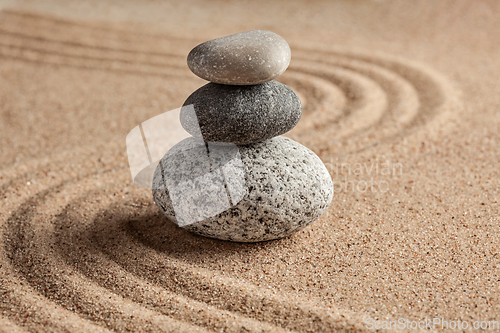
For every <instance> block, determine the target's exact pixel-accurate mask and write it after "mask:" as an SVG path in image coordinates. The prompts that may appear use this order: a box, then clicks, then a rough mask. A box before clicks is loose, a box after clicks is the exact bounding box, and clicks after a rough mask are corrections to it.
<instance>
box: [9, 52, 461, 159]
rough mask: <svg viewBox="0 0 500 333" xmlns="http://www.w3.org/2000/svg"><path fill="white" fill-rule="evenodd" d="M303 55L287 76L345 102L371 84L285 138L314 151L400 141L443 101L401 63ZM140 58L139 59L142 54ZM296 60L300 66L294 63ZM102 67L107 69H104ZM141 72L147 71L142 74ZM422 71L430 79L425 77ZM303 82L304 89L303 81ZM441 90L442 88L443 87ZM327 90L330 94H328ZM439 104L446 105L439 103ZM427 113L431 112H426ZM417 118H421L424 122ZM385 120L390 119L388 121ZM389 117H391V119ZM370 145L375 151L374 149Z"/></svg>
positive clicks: (418, 71) (111, 66) (112, 66)
mask: <svg viewBox="0 0 500 333" xmlns="http://www.w3.org/2000/svg"><path fill="white" fill-rule="evenodd" d="M9 48H10V49H14V50H15V51H14V52H12V51H11V52H10V54H8V55H6V56H10V57H12V58H16V59H19V58H25V60H28V61H35V62H37V61H39V62H42V63H51V64H60V65H70V66H75V67H83V68H86V69H89V68H92V67H94V66H95V67H97V68H99V69H102V70H118V71H125V72H128V73H130V72H136V71H137V73H140V74H144V75H158V74H159V73H161V72H162V71H164V66H160V65H159V64H157V63H154V62H153V63H152V62H141V61H133V60H130V59H126V60H124V61H121V60H120V62H119V63H122V64H129V65H134V64H135V65H137V66H138V68H137V69H135V70H133V69H130V68H127V66H124V67H123V68H119V67H118V68H117V65H116V64H117V62H116V61H113V60H112V59H115V58H113V57H95V56H74V55H70V54H64V55H63V54H62V53H60V52H53V51H47V50H41V49H33V48H31V51H32V52H33V53H35V54H32V55H31V58H30V57H29V54H28V55H26V54H25V53H23V51H24V52H26V51H27V49H26V48H23V47H17V46H12V45H10V46H9ZM1 51H3V53H4V56H5V53H9V52H6V50H5V49H3V50H2V49H0V54H1V53H2V52H1ZM118 52H119V51H118ZM307 52H310V53H305V54H304V51H303V50H302V51H300V49H299V62H297V61H295V64H294V63H292V66H291V69H290V71H291V72H292V73H293V71H296V72H300V73H309V74H310V75H315V76H317V77H322V78H324V79H325V80H328V81H330V82H331V83H333V84H334V85H337V86H340V87H342V88H344V90H345V91H344V95H345V96H347V97H349V96H351V95H356V93H357V91H358V90H360V89H363V85H365V86H366V85H367V83H366V82H370V81H372V82H373V84H372V86H371V87H368V88H366V87H365V89H364V91H363V93H361V94H359V93H358V95H361V96H359V97H358V99H360V98H363V97H364V98H368V99H371V100H369V101H368V102H365V103H364V104H361V105H358V106H356V104H354V103H355V102H356V101H357V99H356V98H351V99H350V102H351V103H349V104H348V106H347V107H346V108H345V109H344V117H343V118H340V119H339V118H338V117H337V118H335V117H333V119H331V118H332V117H331V116H330V117H329V118H330V119H328V117H327V119H326V120H327V121H324V120H325V119H324V118H323V119H321V117H318V118H313V119H318V120H317V121H316V122H315V123H312V124H310V125H309V126H307V125H306V124H307V123H306V122H303V125H300V124H299V126H298V128H297V129H296V130H295V132H292V133H290V135H291V136H294V135H295V136H296V138H300V137H301V136H305V137H307V131H306V133H301V135H297V134H298V133H299V130H300V129H301V128H304V127H309V131H311V130H314V132H313V133H314V134H316V135H317V134H322V135H324V136H325V137H326V138H333V139H327V140H325V141H324V142H323V143H322V144H320V145H319V149H320V150H323V149H328V148H329V147H330V146H335V145H336V146H344V147H348V142H347V140H346V139H349V141H351V142H352V141H353V140H352V136H354V135H356V136H359V137H361V140H362V141H364V143H363V145H362V147H361V148H360V147H359V146H360V145H359V142H356V143H357V146H356V147H354V152H356V151H362V150H366V149H367V148H368V147H371V146H373V141H374V140H373V138H374V137H375V138H376V136H377V135H378V134H379V133H382V134H383V135H384V136H383V137H382V138H381V139H380V138H376V139H378V140H377V141H384V142H387V141H390V140H391V139H390V138H391V137H392V138H397V137H400V136H402V135H404V133H405V132H406V130H407V129H408V128H411V127H416V126H417V125H423V124H424V123H425V122H426V118H428V116H429V115H433V113H435V111H436V110H438V109H439V107H436V106H435V105H434V106H433V105H432V103H433V100H435V99H437V100H446V97H443V96H441V95H439V91H440V89H439V86H440V85H441V86H442V85H443V82H444V81H445V80H444V78H442V77H439V78H438V81H440V82H441V83H436V82H434V80H433V76H439V75H438V74H436V73H434V72H432V71H430V70H429V69H427V68H425V70H422V68H416V66H415V65H414V64H412V63H411V62H409V61H407V60H403V61H401V60H400V59H399V60H394V57H390V56H385V57H383V58H381V59H379V58H380V56H372V55H370V56H367V55H364V54H360V53H359V52H358V53H353V52H351V53H348V52H344V53H342V52H338V51H336V52H333V51H321V52H323V53H327V54H328V55H330V57H324V56H323V57H320V58H319V59H315V58H318V56H317V55H315V52H312V51H310V50H309V51H307ZM40 54H42V57H40ZM141 54H145V53H144V52H143V53H141ZM166 56H167V55H166ZM332 56H333V59H332ZM43 57H45V59H43ZM51 57H52V58H51ZM58 58H62V59H66V61H61V60H60V59H58ZM301 58H302V60H300V59H301ZM310 58H313V59H314V62H312V61H311V60H309V59H310ZM360 59H361V60H360ZM75 60H76V63H75ZM81 60H85V61H88V62H90V64H85V65H83V66H82V64H81ZM122 60H123V59H122ZM107 61H108V63H107V64H106V62H107ZM398 61H399V62H398ZM72 62H73V63H72ZM401 62H403V63H401ZM141 66H142V67H141ZM325 66H326V67H325ZM384 66H385V67H384ZM420 67H422V66H420ZM144 68H146V69H151V70H144ZM156 68H158V69H159V71H157V70H155V69H156ZM391 69H393V70H391ZM426 71H428V72H430V73H431V74H430V75H428V73H426ZM328 72H330V75H327V74H328ZM187 73H189V72H188V71H187V70H182V69H181V67H179V68H172V69H171V70H170V71H169V72H165V73H163V75H166V76H183V75H184V74H186V75H187ZM339 76H340V78H339ZM405 76H406V77H408V79H406V78H405ZM426 76H427V77H426ZM305 80H306V83H307V82H308V79H307V77H306V78H305ZM353 80H354V82H356V81H357V84H354V85H350V86H349V84H348V82H349V81H353ZM418 80H424V81H425V83H424V84H423V86H425V87H427V89H425V88H424V89H417V88H420V87H414V86H413V83H412V82H413V81H416V82H417V83H418ZM309 81H311V79H309ZM363 81H364V83H363ZM311 82H313V81H311ZM444 84H445V85H446V83H444ZM330 85H331V84H330ZM302 86H303V85H302ZM316 87H319V88H320V89H321V85H316ZM428 87H432V88H433V89H428ZM384 89H385V90H387V91H388V92H387V93H385V94H384V93H383V92H384V91H385V90H384ZM325 90H328V89H325ZM330 90H332V89H331V88H330ZM417 90H418V91H417ZM429 90H430V91H431V92H432V94H431V95H430V94H429ZM444 90H445V91H448V92H452V89H447V88H446V87H445V88H444ZM416 92H417V93H418V94H417V96H415V93H416ZM377 94H378V95H379V96H378V97H379V98H376V97H375V98H373V95H377ZM382 95H384V96H382ZM436 97H437V98H436ZM384 99H385V100H388V102H385V101H384ZM420 101H424V103H421V104H422V105H420V107H419V105H418V104H419V102H420ZM384 103H388V105H387V106H385V105H383V104H384ZM353 104H354V105H353ZM443 104H446V103H445V102H443ZM356 108H357V110H356ZM352 110H356V111H357V114H354V113H352ZM395 110H397V112H395ZM422 110H424V111H422ZM429 110H431V111H430V112H429ZM325 113H327V112H325ZM421 113H425V114H426V116H425V115H422V114H421ZM388 115H392V118H391V117H390V116H388ZM394 115H397V116H396V117H394ZM377 118H379V119H380V121H378V122H377V121H376V120H377ZM320 120H321V121H320ZM337 120H338V121H337ZM382 120H384V121H386V122H387V124H385V123H384V122H383V121H382ZM319 123H322V124H323V125H322V126H323V127H324V128H326V127H329V128H328V130H323V131H320V132H317V130H318V126H320V125H319ZM311 127H312V128H311ZM320 127H321V126H320ZM307 141H308V140H307V139H306V142H307ZM316 145H317V144H316ZM375 145H378V143H376V144H375ZM344 150H345V149H344ZM347 151H348V152H353V148H350V149H348V150H347Z"/></svg>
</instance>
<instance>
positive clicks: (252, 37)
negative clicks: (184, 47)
mask: <svg viewBox="0 0 500 333" xmlns="http://www.w3.org/2000/svg"><path fill="white" fill-rule="evenodd" d="M290 59H291V51H290V46H288V43H287V42H286V41H285V40H284V39H283V38H282V37H281V36H280V35H277V34H275V33H274V32H271V31H265V30H253V31H247V32H241V33H239V34H235V35H231V36H226V37H221V38H217V39H214V40H210V41H208V42H205V43H202V44H200V45H198V46H196V47H195V48H194V49H192V50H191V52H189V55H188V58H187V63H188V66H189V68H190V69H191V71H192V72H193V73H194V74H196V75H197V76H199V77H201V78H202V79H205V80H208V81H210V82H215V83H221V84H232V85H251V84H258V83H262V82H266V81H269V80H272V79H275V78H277V77H278V76H280V75H281V74H282V73H283V72H284V71H285V70H286V69H287V67H288V65H289V64H290Z"/></svg>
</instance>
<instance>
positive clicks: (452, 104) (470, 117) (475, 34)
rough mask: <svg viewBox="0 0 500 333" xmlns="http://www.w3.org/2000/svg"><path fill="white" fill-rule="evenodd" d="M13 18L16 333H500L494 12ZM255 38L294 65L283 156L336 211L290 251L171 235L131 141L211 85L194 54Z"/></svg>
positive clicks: (403, 6) (205, 5)
mask: <svg viewBox="0 0 500 333" xmlns="http://www.w3.org/2000/svg"><path fill="white" fill-rule="evenodd" d="M0 6H2V7H1V8H3V11H1V12H0V73H1V75H0V245H1V246H0V331H5V332H23V331H33V332H35V331H36V332H43V331H45V332H67V331H71V332H79V331H83V332H100V331H133V332H140V331H144V332H146V331H151V332H164V331H172V332H181V331H184V332H194V331H225V332H248V331H251V332H261V331H272V332H281V331H301V332H332V331H335V330H345V331H349V332H352V331H370V329H369V328H370V327H373V326H374V324H375V323H377V324H378V325H382V324H383V323H384V321H391V320H392V321H397V320H400V319H402V322H405V325H406V324H408V323H409V324H410V325H415V324H412V322H415V323H416V322H417V321H422V320H426V319H427V320H434V319H435V318H437V319H438V320H439V321H438V322H436V323H437V325H436V326H435V327H434V328H436V329H440V328H441V326H440V324H444V323H441V320H444V321H447V322H448V325H451V326H453V325H457V323H458V321H460V325H462V326H461V327H464V322H466V323H467V325H468V327H469V328H472V327H473V325H474V324H475V322H477V323H476V325H483V328H484V327H486V325H490V327H489V328H493V326H494V325H495V323H494V322H495V321H497V322H500V303H499V302H500V250H499V248H500V234H499V231H500V217H499V216H500V209H499V200H500V193H499V192H500V167H499V165H500V84H499V83H498V80H499V78H500V57H499V56H500V43H498V32H499V31H500V21H498V16H499V15H500V6H499V4H498V3H497V2H494V1H472V0H470V1H440V2H428V1H412V2H391V1H364V2H361V1H339V2H335V3H333V2H329V1H273V2H267V1H252V2H226V1H206V2H202V1H186V2H179V1H177V2H174V1H169V2H159V1H148V2H139V1H137V2H134V1H125V2H117V1H112V0H108V1H96V0H94V1H90V2H85V3H79V2H76V1H75V2H63V1H56V0H50V1H47V2H43V3H42V2H40V3H35V2H30V1H23V2H10V1H4V2H0ZM252 29H267V30H272V31H274V32H276V33H278V34H280V35H281V36H283V37H284V38H285V39H286V40H287V41H288V42H289V44H290V46H291V48H292V62H291V65H290V67H289V69H288V70H287V71H286V72H285V74H284V75H283V76H281V77H280V78H279V81H280V82H283V83H285V84H287V85H289V86H290V87H291V88H292V89H294V90H295V91H296V92H297V94H298V95H299V96H300V98H301V99H302V102H303V104H304V115H303V117H302V120H301V121H300V123H299V125H298V126H297V127H296V128H295V129H294V130H292V131H291V132H289V133H288V134H287V136H289V137H291V138H293V139H294V140H297V141H299V142H300V143H302V144H303V145H305V146H307V147H309V148H311V149H312V150H313V151H315V152H316V153H317V154H318V155H319V156H320V158H321V159H322V160H323V162H324V163H325V164H326V165H327V167H328V168H329V171H330V173H331V175H332V178H333V180H334V182H335V196H334V199H333V202H332V204H331V206H330V208H329V210H328V211H327V213H326V214H325V215H324V216H323V217H322V218H321V219H320V220H319V221H317V222H316V223H314V224H312V225H310V226H309V227H307V228H305V229H304V230H302V231H300V232H298V233H296V234H295V235H293V236H291V237H289V238H285V239H281V240H278V241H271V242H265V243H255V244H238V243H228V242H223V241H217V240H212V239H206V238H203V237H198V236H194V235H192V234H189V233H187V232H186V231H184V230H182V229H180V228H178V227H176V226H175V225H174V224H173V223H171V222H170V221H168V220H167V219H166V218H165V217H164V216H163V215H162V214H161V213H160V212H159V210H158V209H157V207H156V206H155V205H154V203H153V200H152V195H151V193H150V192H149V191H148V190H143V189H140V188H137V187H135V186H134V185H133V183H132V181H131V177H130V172H129V169H128V162H127V155H126V147H125V137H126V135H127V133H128V131H130V130H131V129H132V128H134V127H135V126H136V125H138V124H139V123H141V122H143V121H145V120H147V119H149V118H151V117H153V116H155V115H157V114H160V113H162V112H165V111H167V110H170V109H174V108H177V107H179V106H180V105H182V103H183V102H184V100H185V99H186V98H187V96H189V94H190V93H191V92H192V91H194V90H195V89H197V88H198V87H200V86H201V85H203V84H204V82H205V81H203V80H201V79H199V78H197V77H195V76H194V75H193V74H192V73H191V72H190V71H189V69H188V68H187V65H186V56H187V53H188V52H189V50H190V49H191V48H193V47H194V46H196V45H197V44H199V43H200V42H203V41H205V40H208V39H213V38H216V37H220V36H224V35H228V34H232V33H236V32H241V31H245V30H252ZM406 320H408V321H406ZM488 322H489V323H488ZM370 323H372V324H373V325H370ZM444 325H446V324H444ZM497 325H498V323H497ZM413 327H414V326H413ZM445 327H446V326H445ZM393 328H394V325H393ZM410 328H412V327H410ZM497 328H498V326H497ZM486 331H488V328H487V329H486ZM490 331H493V330H490Z"/></svg>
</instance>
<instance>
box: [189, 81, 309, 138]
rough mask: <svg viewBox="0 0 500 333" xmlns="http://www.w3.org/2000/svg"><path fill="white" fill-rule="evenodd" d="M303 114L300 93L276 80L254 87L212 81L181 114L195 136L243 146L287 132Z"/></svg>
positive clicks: (194, 94) (191, 97)
mask: <svg viewBox="0 0 500 333" xmlns="http://www.w3.org/2000/svg"><path fill="white" fill-rule="evenodd" d="M193 110H194V112H193ZM301 116H302V104H301V102H300V99H299V98H298V96H297V95H296V94H295V93H294V92H293V90H292V89H290V88H289V87H287V86H286V85H284V84H282V83H279V82H276V81H269V82H265V83H262V84H257V85H252V86H231V85H221V84H216V83H209V84H206V85H204V86H203V87H201V88H199V89H198V90H196V91H195V92H194V93H192V94H191V95H190V96H189V97H188V99H187V100H186V102H184V105H183V107H182V109H181V113H180V118H181V124H182V126H183V127H184V129H185V130H186V131H187V132H189V134H191V135H193V136H194V137H198V138H203V140H204V141H207V142H227V143H234V144H239V145H241V144H248V143H254V142H259V141H264V140H267V139H270V138H272V137H275V136H278V135H281V134H284V133H286V132H288V131H289V130H291V129H292V128H294V127H295V125H297V123H298V121H299V119H300V117H301ZM200 130H201V131H200ZM200 133H201V134H200Z"/></svg>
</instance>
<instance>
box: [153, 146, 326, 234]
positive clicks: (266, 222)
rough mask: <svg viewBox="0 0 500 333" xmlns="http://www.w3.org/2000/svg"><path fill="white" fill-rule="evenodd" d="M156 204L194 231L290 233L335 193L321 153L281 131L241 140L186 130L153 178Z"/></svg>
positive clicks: (306, 222)
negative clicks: (218, 139)
mask: <svg viewBox="0 0 500 333" xmlns="http://www.w3.org/2000/svg"><path fill="white" fill-rule="evenodd" d="M153 197H154V200H155V202H156V204H157V206H158V207H159V208H160V210H161V211H162V212H163V213H164V214H165V215H166V216H167V217H168V218H169V219H170V220H172V221H173V222H175V223H176V224H177V225H179V226H180V227H182V228H184V229H186V230H188V231H191V232H193V233H196V234H199V235H202V236H206V237H210V238H217V239H223V240H230V241H237V242H258V241H266V240H271V239H278V238H282V237H286V236H289V235H291V234H293V233H294V232H296V231H298V230H300V229H302V228H304V227H306V226H307V225H309V224H310V223H312V222H314V221H315V220H317V219H318V218H319V217H320V216H321V215H322V214H323V213H324V212H325V211H326V209H327V208H328V205H329V204H330V202H331V200H332V197H333V184H332V180H331V178H330V174H329V173H328V170H327V169H326V167H325V165H324V164H323V163H322V162H321V160H320V159H319V157H318V156H317V155H316V154H314V152H312V151H311V150H309V149H308V148H306V147H304V146H302V145H301V144H299V143H297V142H295V141H293V140H292V139H289V138H285V137H275V138H273V139H270V140H267V141H264V142H260V143H255V144H251V145H245V146H234V145H233V146H227V145H220V144H219V145H217V144H212V145H210V144H209V145H208V148H207V147H206V146H205V143H204V142H203V141H202V140H199V139H195V138H187V139H185V140H183V141H181V142H180V143H178V144H177V145H176V146H174V147H173V148H172V149H171V150H170V151H169V152H168V153H167V154H166V155H165V157H164V158H163V159H162V160H161V162H160V165H159V166H158V168H157V169H156V172H155V175H154V179H153Z"/></svg>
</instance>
